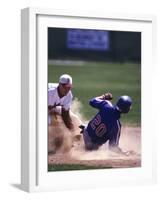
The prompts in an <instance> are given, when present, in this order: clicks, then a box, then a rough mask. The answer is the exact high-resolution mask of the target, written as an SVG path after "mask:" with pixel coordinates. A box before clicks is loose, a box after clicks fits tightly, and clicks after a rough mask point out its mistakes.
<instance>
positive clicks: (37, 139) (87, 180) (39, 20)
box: [21, 8, 156, 192]
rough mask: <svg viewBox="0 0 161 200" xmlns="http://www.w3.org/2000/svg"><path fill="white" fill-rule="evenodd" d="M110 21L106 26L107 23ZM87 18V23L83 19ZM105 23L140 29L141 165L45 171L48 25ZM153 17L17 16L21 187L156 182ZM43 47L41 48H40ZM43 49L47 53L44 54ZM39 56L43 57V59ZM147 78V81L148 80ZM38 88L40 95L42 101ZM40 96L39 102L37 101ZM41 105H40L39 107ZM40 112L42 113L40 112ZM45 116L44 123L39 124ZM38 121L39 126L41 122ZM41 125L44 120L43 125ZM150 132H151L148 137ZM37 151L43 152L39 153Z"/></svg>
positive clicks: (47, 12)
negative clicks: (151, 102) (151, 99)
mask: <svg viewBox="0 0 161 200" xmlns="http://www.w3.org/2000/svg"><path fill="white" fill-rule="evenodd" d="M107 21H108V22H110V23H109V25H108V27H107V25H105V24H107V23H105V22H107ZM84 22H86V23H84ZM48 26H50V27H51V26H53V27H72V28H73V27H74V28H80V27H81V28H88V27H90V28H98V29H101V28H105V29H107V28H108V29H111V30H125V31H141V32H142V43H141V44H142V101H143V103H142V132H143V133H145V132H146V136H145V134H143V136H142V152H143V153H142V167H141V168H135V169H115V170H110V171H108V170H99V171H98V170H91V171H86V170H85V171H74V172H71V171H70V172H61V173H59V172H54V173H52V174H51V173H48V172H47V170H46V169H47V142H46V141H47V134H42V132H43V131H44V132H45V131H47V106H44V107H43V106H41V105H47V95H46V84H47V70H46V69H45V67H43V66H45V65H47V45H46V40H45V39H44V41H43V42H42V43H41V44H39V39H40V38H43V37H44V38H46V36H47V35H46V28H47V27H48ZM155 34H156V18H155V16H152V15H146V16H140V15H130V14H116V13H115V14H113V13H104V12H95V13H88V12H85V11H67V10H53V9H44V8H25V9H23V10H22V15H21V47H22V48H21V49H22V53H21V66H22V70H21V119H22V120H21V134H22V137H21V188H22V189H23V190H25V191H29V192H33V191H55V190H64V189H79V188H82V189H85V188H97V187H107V186H116V185H125V186H126V185H136V184H152V183H155V182H156V156H155V154H156V149H155V135H153V136H152V137H151V138H150V133H151V131H152V130H153V129H152V123H149V122H153V118H152V116H153V114H154V113H153V110H152V108H151V107H150V106H149V104H148V101H147V99H148V95H149V91H150V90H151V88H152V84H153V83H154V82H153V80H154V78H155V77H153V76H152V75H153V74H152V73H151V72H152V66H153V68H154V67H155V48H156V39H155V38H156V37H155ZM42 46H43V47H44V48H43V49H42ZM44 52H46V54H44ZM39 57H41V58H42V60H41V62H40V60H39ZM149 80H151V81H150V83H149ZM40 88H41V96H43V97H44V98H42V99H41V100H40V98H39V97H40ZM38 100H39V102H38ZM42 107H43V108H42ZM42 116H43V117H42ZM44 120H46V123H41V122H42V121H44ZM40 124H41V125H40ZM42 124H44V125H42ZM148 136H149V137H148ZM40 155H41V156H40Z"/></svg>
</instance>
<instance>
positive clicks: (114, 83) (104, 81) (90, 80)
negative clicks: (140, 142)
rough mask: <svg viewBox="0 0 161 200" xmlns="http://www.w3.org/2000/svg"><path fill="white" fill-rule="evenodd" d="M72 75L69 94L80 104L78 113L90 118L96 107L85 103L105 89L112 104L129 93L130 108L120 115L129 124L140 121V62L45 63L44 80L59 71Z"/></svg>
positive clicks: (57, 77) (50, 80)
mask: <svg viewBox="0 0 161 200" xmlns="http://www.w3.org/2000/svg"><path fill="white" fill-rule="evenodd" d="M64 73H67V74H70V75H71V76H72V77H73V83H74V84H73V85H74V87H73V90H72V92H73V95H74V97H77V98H78V100H79V101H80V102H81V103H82V105H83V108H82V113H83V114H84V116H85V117H86V119H88V120H89V119H90V118H91V117H92V116H93V115H94V114H95V113H96V109H94V108H92V107H90V106H89V104H88V102H89V100H90V99H91V98H92V97H95V96H99V95H101V94H103V93H105V92H107V91H110V92H111V93H112V94H113V97H114V99H113V103H115V102H116V100H117V98H118V97H119V96H121V95H129V96H131V97H132V99H133V106H132V108H133V109H132V110H131V112H130V113H129V114H127V115H122V118H121V121H122V123H124V124H125V123H126V124H130V125H133V126H140V124H141V122H140V121H141V65H140V64H133V63H122V64H120V63H105V62H87V63H85V64H83V65H80V66H74V65H49V68H48V81H49V82H58V79H59V76H60V75H61V74H64Z"/></svg>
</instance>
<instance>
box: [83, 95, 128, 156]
mask: <svg viewBox="0 0 161 200" xmlns="http://www.w3.org/2000/svg"><path fill="white" fill-rule="evenodd" d="M111 99H112V94H111V93H107V94H105V95H102V96H99V97H96V98H93V99H91V100H90V102H89V104H90V105H91V106H92V107H94V108H97V109H98V110H99V111H98V113H97V114H96V115H95V116H94V117H93V119H92V120H90V121H89V123H88V125H87V126H84V125H81V126H80V128H81V129H82V131H81V133H83V139H84V144H85V148H86V150H96V149H98V148H99V147H100V146H101V145H103V144H104V143H106V142H107V141H109V149H110V150H111V151H114V152H116V153H119V154H123V155H129V154H130V153H131V152H130V151H129V152H124V151H123V150H122V149H121V148H120V147H119V139H120V133H121V123H120V120H119V119H120V116H121V114H122V113H128V112H129V111H130V109H131V105H132V99H131V98H130V97H129V96H121V97H120V98H119V99H118V101H117V103H116V105H113V104H112V103H111V101H110V100H111Z"/></svg>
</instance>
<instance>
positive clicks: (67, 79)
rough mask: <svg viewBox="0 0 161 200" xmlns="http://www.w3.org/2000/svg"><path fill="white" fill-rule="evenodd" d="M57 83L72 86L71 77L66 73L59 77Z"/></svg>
mask: <svg viewBox="0 0 161 200" xmlns="http://www.w3.org/2000/svg"><path fill="white" fill-rule="evenodd" d="M59 83H61V84H66V86H69V87H71V86H72V77H71V76H70V75H68V74H63V75H61V76H60V78H59Z"/></svg>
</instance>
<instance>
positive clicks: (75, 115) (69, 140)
mask: <svg viewBox="0 0 161 200" xmlns="http://www.w3.org/2000/svg"><path fill="white" fill-rule="evenodd" d="M81 110H82V104H81V102H80V101H79V100H78V99H74V101H73V105H72V109H71V118H72V121H73V124H74V130H73V131H70V130H69V129H67V128H66V126H65V125H64V123H63V121H62V118H61V116H56V117H54V118H52V124H51V125H50V126H49V129H48V152H49V154H53V155H56V154H57V155H61V159H62V156H64V157H66V158H67V157H70V159H74V160H96V161H97V160H107V159H125V160H126V159H136V158H140V156H141V128H140V127H129V126H125V127H124V126H123V127H122V131H121V137H120V144H119V146H120V147H121V148H122V149H123V150H125V151H132V154H130V155H129V156H122V155H118V154H116V153H114V152H111V151H109V150H108V142H107V143H106V144H104V145H102V146H101V147H100V148H99V149H98V150H96V151H86V150H85V148H84V142H83V136H82V134H80V129H79V125H80V124H82V123H85V124H86V123H87V119H85V118H84V116H83V115H82V112H81Z"/></svg>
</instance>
